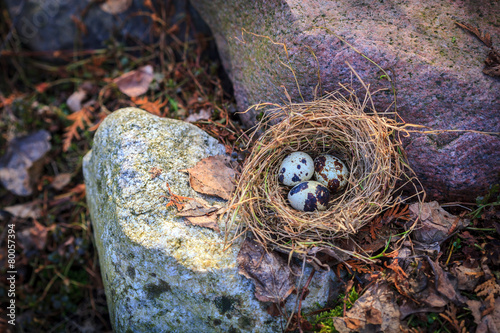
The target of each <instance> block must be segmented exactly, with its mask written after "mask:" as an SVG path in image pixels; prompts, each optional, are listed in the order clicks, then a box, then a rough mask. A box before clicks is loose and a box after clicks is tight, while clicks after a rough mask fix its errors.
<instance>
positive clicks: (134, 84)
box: [113, 65, 153, 97]
mask: <svg viewBox="0 0 500 333" xmlns="http://www.w3.org/2000/svg"><path fill="white" fill-rule="evenodd" d="M152 81H153V66H151V65H146V66H143V67H141V68H139V69H137V70H135V71H130V72H128V73H125V74H123V75H121V76H119V77H117V78H116V79H114V80H113V82H114V83H115V84H116V85H117V86H118V89H120V91H121V92H122V93H124V94H125V95H127V96H129V97H137V96H139V95H142V94H145V93H146V92H147V91H148V89H149V84H150V83H151V82H152Z"/></svg>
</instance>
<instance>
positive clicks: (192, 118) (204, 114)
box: [184, 109, 212, 123]
mask: <svg viewBox="0 0 500 333" xmlns="http://www.w3.org/2000/svg"><path fill="white" fill-rule="evenodd" d="M211 116H212V113H211V112H210V111H207V110H205V109H201V110H200V112H198V113H193V114H190V115H189V117H187V118H186V119H184V120H185V121H187V122H189V123H194V122H196V121H199V120H207V119H210V117H211Z"/></svg>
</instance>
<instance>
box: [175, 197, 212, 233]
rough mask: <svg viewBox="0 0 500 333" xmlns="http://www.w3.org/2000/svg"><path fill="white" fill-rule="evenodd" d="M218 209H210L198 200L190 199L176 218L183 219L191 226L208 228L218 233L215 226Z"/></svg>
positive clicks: (210, 207)
mask: <svg viewBox="0 0 500 333" xmlns="http://www.w3.org/2000/svg"><path fill="white" fill-rule="evenodd" d="M218 210H219V208H218V207H212V206H209V205H208V204H206V203H204V202H202V201H201V200H198V199H192V200H189V201H188V202H186V203H185V204H184V205H183V207H182V209H181V210H179V212H178V213H177V216H181V217H185V218H186V220H187V221H188V222H189V223H190V224H193V225H197V226H200V227H205V228H210V229H213V230H215V231H217V232H219V231H220V230H219V225H218V224H217V211H218Z"/></svg>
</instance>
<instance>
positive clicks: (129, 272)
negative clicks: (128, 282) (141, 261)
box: [127, 266, 135, 279]
mask: <svg viewBox="0 0 500 333" xmlns="http://www.w3.org/2000/svg"><path fill="white" fill-rule="evenodd" d="M127 275H128V276H129V277H130V278H131V279H135V268H134V267H132V266H128V267H127Z"/></svg>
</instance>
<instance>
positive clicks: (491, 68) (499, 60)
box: [483, 48, 500, 76]
mask: <svg viewBox="0 0 500 333" xmlns="http://www.w3.org/2000/svg"><path fill="white" fill-rule="evenodd" d="M483 73H484V74H486V75H489V76H500V52H498V51H497V50H496V49H494V48H491V49H490V52H489V53H488V56H487V57H486V59H485V60H484V68H483Z"/></svg>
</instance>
